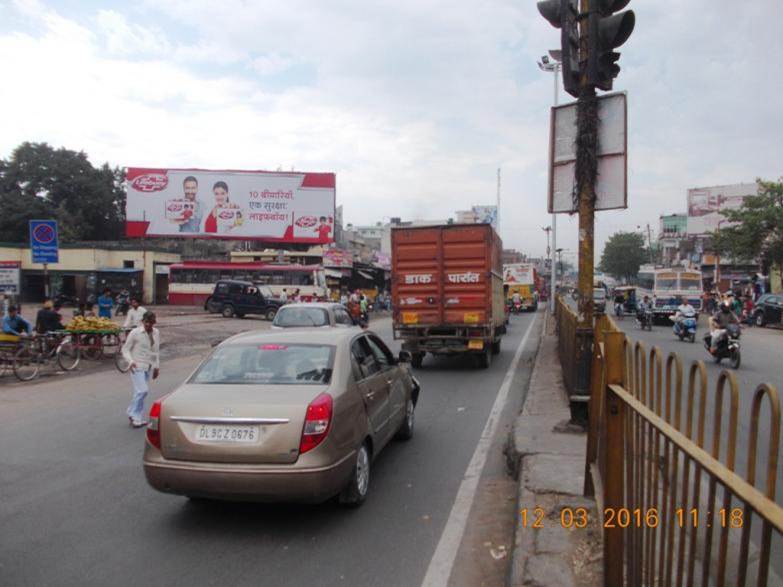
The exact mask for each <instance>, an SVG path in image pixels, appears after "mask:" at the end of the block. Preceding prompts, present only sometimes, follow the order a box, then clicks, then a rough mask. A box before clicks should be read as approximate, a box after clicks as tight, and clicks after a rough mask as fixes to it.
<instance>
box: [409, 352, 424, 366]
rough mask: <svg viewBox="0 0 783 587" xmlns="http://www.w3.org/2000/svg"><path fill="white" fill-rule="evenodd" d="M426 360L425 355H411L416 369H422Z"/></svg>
mask: <svg viewBox="0 0 783 587" xmlns="http://www.w3.org/2000/svg"><path fill="white" fill-rule="evenodd" d="M423 360H424V353H413V354H412V355H411V366H412V367H413V368H414V369H421V363H422V361H423Z"/></svg>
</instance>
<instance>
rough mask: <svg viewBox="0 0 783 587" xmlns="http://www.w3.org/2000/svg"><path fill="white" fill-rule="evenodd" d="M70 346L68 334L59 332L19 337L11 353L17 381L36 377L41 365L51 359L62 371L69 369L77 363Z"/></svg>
mask: <svg viewBox="0 0 783 587" xmlns="http://www.w3.org/2000/svg"><path fill="white" fill-rule="evenodd" d="M71 348H72V341H71V338H70V336H69V335H67V334H64V333H60V332H47V333H46V334H33V335H32V336H30V337H24V338H21V339H20V340H19V342H18V343H17V350H16V351H15V352H14V355H13V366H12V368H13V371H14V375H15V376H16V378H17V379H18V380H19V381H31V380H33V379H35V378H36V377H38V374H39V373H40V370H41V367H46V366H48V365H49V364H50V363H52V362H53V361H57V364H58V365H59V366H60V368H62V369H63V370H64V371H71V370H73V369H75V368H76V365H77V364H78V357H77V358H76V360H75V361H73V360H72V359H73V353H72V352H71Z"/></svg>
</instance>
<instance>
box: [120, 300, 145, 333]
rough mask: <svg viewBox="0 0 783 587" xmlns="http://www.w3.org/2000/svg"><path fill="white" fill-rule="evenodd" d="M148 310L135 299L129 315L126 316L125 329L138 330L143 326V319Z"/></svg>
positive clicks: (132, 301)
mask: <svg viewBox="0 0 783 587" xmlns="http://www.w3.org/2000/svg"><path fill="white" fill-rule="evenodd" d="M146 313H147V310H146V309H145V308H144V306H140V305H139V300H137V299H136V298H133V299H132V300H131V309H130V310H128V314H127V315H126V316H125V322H124V324H123V325H122V327H123V328H136V327H137V326H139V325H140V324H141V319H142V318H143V317H144V314H146Z"/></svg>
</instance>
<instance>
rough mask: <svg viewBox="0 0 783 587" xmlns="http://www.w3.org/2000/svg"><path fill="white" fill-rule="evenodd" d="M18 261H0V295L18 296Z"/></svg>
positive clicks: (19, 264) (19, 265)
mask: <svg viewBox="0 0 783 587" xmlns="http://www.w3.org/2000/svg"><path fill="white" fill-rule="evenodd" d="M21 265H22V264H21V263H20V262H19V261H0V293H2V294H6V295H12V296H16V295H19V269H20V267H21Z"/></svg>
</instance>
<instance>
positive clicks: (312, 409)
mask: <svg viewBox="0 0 783 587" xmlns="http://www.w3.org/2000/svg"><path fill="white" fill-rule="evenodd" d="M331 426H332V396H331V395H329V394H328V393H322V394H320V395H319V396H318V397H316V398H315V399H314V400H313V401H312V402H310V405H309V406H307V413H306V414H305V422H304V428H303V429H302V440H301V441H300V442H299V454H304V453H306V452H307V451H309V450H313V449H314V448H315V447H316V446H318V445H319V444H321V443H322V442H323V440H324V438H326V435H327V434H329V429H330V428H331Z"/></svg>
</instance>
